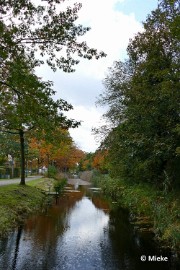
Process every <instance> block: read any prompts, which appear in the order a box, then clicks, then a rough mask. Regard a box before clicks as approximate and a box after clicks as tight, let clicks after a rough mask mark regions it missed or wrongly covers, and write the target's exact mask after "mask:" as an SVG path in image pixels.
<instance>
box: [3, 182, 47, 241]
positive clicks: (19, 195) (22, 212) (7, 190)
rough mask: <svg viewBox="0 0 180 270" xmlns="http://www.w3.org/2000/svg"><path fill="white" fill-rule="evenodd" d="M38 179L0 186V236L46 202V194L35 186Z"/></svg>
mask: <svg viewBox="0 0 180 270" xmlns="http://www.w3.org/2000/svg"><path fill="white" fill-rule="evenodd" d="M40 180H41V181H42V179H37V180H33V181H30V182H28V183H27V185H25V186H22V185H19V184H12V185H7V186H1V187H0V236H4V235H6V234H7V233H8V232H9V231H11V230H12V228H13V227H15V226H17V225H18V224H19V223H20V222H23V220H24V219H25V218H27V216H28V215H30V214H32V213H33V212H36V211H38V210H40V209H41V208H42V207H43V206H44V205H45V204H46V203H47V198H46V196H45V195H44V194H43V193H42V191H41V190H40V189H38V188H36V187H35V185H36V184H38V183H39V182H40ZM33 185H34V186H33Z"/></svg>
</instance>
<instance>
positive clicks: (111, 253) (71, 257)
mask: <svg viewBox="0 0 180 270" xmlns="http://www.w3.org/2000/svg"><path fill="white" fill-rule="evenodd" d="M142 255H146V261H141V256H142ZM160 255H162V256H163V257H165V256H167V258H168V261H166V262H157V261H148V256H160ZM143 259H144V257H143ZM153 259H155V257H154V258H153ZM0 269H3V270H10V269H13V270H14V269H17V270H58V269H60V270H61V269H66V270H95V269H97V270H118V269H119V270H121V269H122V270H126V269H130V270H131V269H132V270H141V269H142V270H144V269H145V270H148V269H149V270H151V269H153V270H156V269H157V270H161V269H162V270H166V269H178V267H177V264H174V263H173V262H172V255H170V254H168V253H165V252H163V251H161V250H159V249H158V248H157V246H156V244H155V243H154V242H153V240H152V235H150V234H147V233H144V234H142V233H141V234H140V233H137V232H135V230H134V228H133V226H132V225H131V224H130V223H129V217H128V213H127V212H126V211H124V210H123V209H118V210H113V209H111V210H110V207H109V204H108V202H107V201H106V200H105V199H104V198H103V197H102V196H101V195H100V194H98V193H97V192H95V191H92V190H90V189H88V188H87V187H86V188H85V187H81V188H80V190H79V191H78V190H76V191H73V192H72V191H71V192H65V194H64V195H63V196H62V197H61V198H59V199H58V200H57V202H55V203H54V205H53V206H52V207H50V208H49V209H48V210H47V212H46V213H44V214H40V215H35V216H32V217H31V218H30V219H28V220H27V221H26V223H25V225H24V226H23V227H19V228H18V229H17V230H16V231H14V232H13V233H12V234H10V235H9V237H8V238H5V239H3V240H1V241H0Z"/></svg>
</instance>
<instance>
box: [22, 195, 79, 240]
mask: <svg viewBox="0 0 180 270" xmlns="http://www.w3.org/2000/svg"><path fill="white" fill-rule="evenodd" d="M82 197H83V193H82V192H69V193H67V194H63V195H61V196H60V197H59V198H58V200H57V203H54V204H53V205H52V206H51V207H50V208H49V209H48V210H47V213H46V215H36V216H33V217H31V218H30V219H28V220H27V221H26V223H25V226H24V230H25V232H27V233H28V232H29V233H30V232H31V231H33V235H34V238H35V239H36V242H37V244H39V245H43V244H44V243H47V240H48V238H49V239H51V244H53V245H54V244H55V242H56V241H57V239H58V236H59V235H61V234H62V233H63V231H64V230H66V229H67V228H68V216H69V215H70V213H71V211H72V210H73V208H74V207H75V204H76V202H78V201H79V200H81V199H82Z"/></svg>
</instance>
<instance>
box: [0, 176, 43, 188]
mask: <svg viewBox="0 0 180 270" xmlns="http://www.w3.org/2000/svg"><path fill="white" fill-rule="evenodd" d="M42 177H43V176H42V175H34V176H29V177H28V178H27V177H26V182H28V181H31V180H35V179H39V178H42ZM20 180H21V179H20V178H16V179H10V180H0V186H7V185H10V184H19V183H20Z"/></svg>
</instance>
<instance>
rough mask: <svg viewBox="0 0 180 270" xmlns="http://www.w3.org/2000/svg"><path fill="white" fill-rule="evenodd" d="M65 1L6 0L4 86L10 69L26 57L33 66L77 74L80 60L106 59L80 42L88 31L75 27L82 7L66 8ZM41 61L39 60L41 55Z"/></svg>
mask: <svg viewBox="0 0 180 270" xmlns="http://www.w3.org/2000/svg"><path fill="white" fill-rule="evenodd" d="M64 2H65V1H63V0H41V1H39V3H38V4H37V3H36V2H34V1H32V0H20V1H16V0H4V1H1V9H0V32H1V37H0V55H1V58H0V68H1V75H2V79H1V83H2V84H4V83H6V76H7V74H8V70H9V65H11V62H13V61H12V60H14V59H16V57H17V56H20V55H24V54H25V55H26V57H27V58H28V60H33V61H32V63H33V65H36V66H37V65H40V64H42V63H44V61H45V59H46V63H47V64H48V65H50V67H51V68H52V69H53V70H56V68H57V67H58V68H61V69H63V70H64V71H65V72H72V71H74V68H73V66H74V65H76V64H78V62H79V59H74V58H73V57H75V58H78V57H82V58H87V59H91V58H92V57H95V58H96V59H98V58H99V57H103V56H105V54H104V53H103V52H99V53H98V52H97V50H96V49H93V48H89V47H88V45H87V44H86V42H84V41H81V42H80V41H78V37H81V36H83V35H84V34H85V33H86V32H87V31H89V30H90V28H89V27H83V26H82V25H76V23H75V22H76V20H77V18H78V15H77V14H78V11H79V10H80V8H81V4H77V3H76V4H74V6H73V7H65V5H64ZM37 52H38V54H40V56H41V57H38V54H37Z"/></svg>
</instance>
